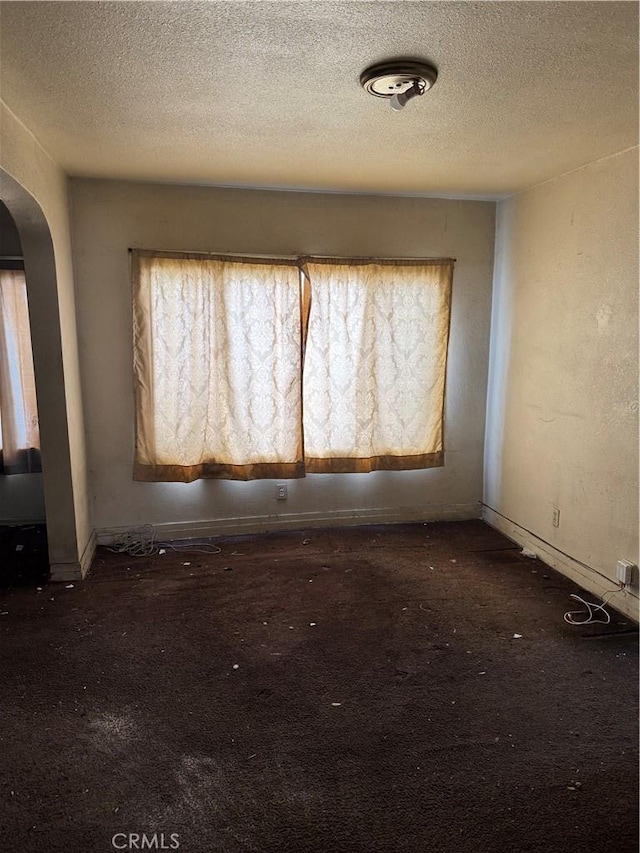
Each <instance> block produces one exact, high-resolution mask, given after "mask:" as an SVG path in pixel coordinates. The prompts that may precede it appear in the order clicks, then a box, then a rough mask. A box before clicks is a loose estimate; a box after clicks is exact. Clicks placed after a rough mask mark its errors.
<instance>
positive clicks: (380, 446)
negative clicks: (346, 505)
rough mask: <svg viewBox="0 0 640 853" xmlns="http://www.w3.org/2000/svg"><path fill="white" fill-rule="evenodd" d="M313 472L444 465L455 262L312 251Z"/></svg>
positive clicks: (307, 394)
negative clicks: (317, 255) (338, 257)
mask: <svg viewBox="0 0 640 853" xmlns="http://www.w3.org/2000/svg"><path fill="white" fill-rule="evenodd" d="M305 271H306V274H307V275H308V278H309V280H310V283H311V310H310V315H309V326H308V332H307V340H306V350H305V363H304V379H303V399H304V446H305V467H306V471H307V472H316V473H322V472H366V471H373V470H377V469H388V470H403V469H411V468H429V467H435V466H440V465H443V464H444V448H443V408H444V388H445V373H446V362H447V343H448V335H449V310H450V298H451V281H452V274H453V261H448V260H438V261H415V262H402V261H397V262H396V261H394V262H375V261H362V262H359V261H344V262H341V261H333V260H319V259H314V260H311V259H310V260H308V261H307V263H306V265H305Z"/></svg>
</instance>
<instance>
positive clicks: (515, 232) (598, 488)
mask: <svg viewBox="0 0 640 853" xmlns="http://www.w3.org/2000/svg"><path fill="white" fill-rule="evenodd" d="M637 480H638V152H637V150H632V151H627V152H623V153H621V154H618V155H615V156H612V157H609V158H606V159H604V160H600V161H598V162H595V163H592V164H590V165H588V166H585V167H583V168H581V169H578V170H576V171H574V172H571V173H569V174H567V175H564V176H561V177H559V178H557V179H555V180H553V181H549V182H547V183H545V184H542V185H540V186H537V187H535V188H533V189H530V190H528V191H526V192H523V193H521V194H520V195H517V196H515V197H512V198H509V199H507V200H505V201H503V202H501V203H500V205H499V208H498V223H497V243H496V269H495V280H494V299H493V316H492V341H491V359H490V381H489V394H488V409H487V439H486V457H485V502H486V503H487V505H488V506H489V507H490V508H491V509H493V510H496V511H497V512H498V513H500V514H501V516H505V517H506V518H507V519H509V520H510V521H511V522H515V523H516V525H518V526H519V527H520V528H521V529H523V530H525V531H529V532H530V533H531V534H534V537H536V538H539V540H540V542H542V543H547V544H548V545H549V546H551V547H550V548H546V546H543V550H544V549H545V548H546V551H547V552H548V553H551V554H552V555H553V554H554V552H558V554H556V556H558V560H559V561H560V567H561V568H564V569H566V570H568V571H569V573H572V572H573V573H574V574H576V577H578V576H579V575H580V573H582V574H583V576H584V577H583V579H582V580H583V582H584V583H585V585H586V586H587V587H588V588H591V589H593V590H594V591H601V590H603V589H605V588H607V584H606V578H610V579H614V578H615V567H616V561H617V560H619V559H628V560H631V561H633V562H637V559H638V485H637ZM554 506H556V507H558V508H559V510H560V526H559V527H557V528H555V527H554V526H553V524H552V512H553V507H554ZM488 517H489V519H490V520H492V521H495V520H496V517H495V516H491V515H489V516H488ZM498 521H499V519H498ZM521 535H522V536H523V537H524V538H525V539H526V536H525V534H523V533H521ZM536 538H531V540H530V541H531V542H532V543H535V542H536V541H537V539H536ZM538 544H540V543H538ZM562 554H564V555H568V556H569V558H571V559H570V560H568V561H566V560H564V558H563V557H562ZM563 561H564V562H563ZM580 563H584V564H586V566H588V567H591V570H590V569H586V568H585V567H584V566H581V565H580ZM574 570H575V571H574ZM603 576H604V577H603ZM609 586H610V584H609ZM636 589H637V581H636ZM619 601H620V599H619V598H618V599H616V602H619Z"/></svg>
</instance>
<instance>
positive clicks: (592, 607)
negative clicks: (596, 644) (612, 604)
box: [564, 587, 623, 625]
mask: <svg viewBox="0 0 640 853" xmlns="http://www.w3.org/2000/svg"><path fill="white" fill-rule="evenodd" d="M622 590H623V587H620V589H613V590H611V592H609V593H607V594H606V595H603V596H602V604H596V603H595V602H593V601H585V600H584V598H581V597H580V596H579V595H570V596H569V597H570V598H573V599H574V601H579V602H580V604H584V606H585V607H586V608H587V609H586V615H587V618H586V619H581V620H576V619H574V618H573V617H574V616H584V615H585V611H584V610H568V611H567V612H566V613H565V614H564V621H565V622H567V623H568V624H569V625H592V624H594V623H595V622H599V623H601V624H602V625H608V624H609V622H611V614H610V613H609V611H608V610H605V604H608V603H609V601H610V600H611V599H612V598H613V596H614V595H617V594H618V593H619V592H622ZM598 610H601V611H602V613H603V614H604V616H605V617H606V619H594V618H593V617H594V613H595V612H596V611H598Z"/></svg>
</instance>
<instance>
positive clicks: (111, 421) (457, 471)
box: [71, 179, 495, 534]
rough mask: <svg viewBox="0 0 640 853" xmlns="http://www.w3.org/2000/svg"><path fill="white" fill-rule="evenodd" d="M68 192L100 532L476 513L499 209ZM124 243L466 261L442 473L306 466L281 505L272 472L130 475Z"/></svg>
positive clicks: (250, 195) (203, 191)
mask: <svg viewBox="0 0 640 853" xmlns="http://www.w3.org/2000/svg"><path fill="white" fill-rule="evenodd" d="M71 197H72V221H73V234H74V253H75V274H76V282H77V286H78V322H79V334H80V352H81V358H82V371H83V387H84V396H85V411H86V419H87V435H88V449H89V459H90V467H91V477H92V493H93V501H94V503H93V517H94V523H95V526H96V528H98V530H99V531H100V530H103V531H104V529H105V528H115V527H128V526H131V525H136V524H141V523H145V522H150V523H153V524H167V525H168V527H167V528H166V530H165V531H164V532H165V533H166V534H169V533H180V532H183V533H184V532H187V531H191V530H198V529H199V530H202V531H203V532H205V531H207V530H210V531H215V530H226V529H243V525H244V524H246V525H248V527H249V529H251V528H252V529H261V528H264V527H270V526H274V525H275V524H291V525H297V526H300V524H302V523H304V524H309V523H320V522H321V521H323V520H325V521H330V522H332V523H335V522H340V521H345V520H350V519H354V518H355V519H361V520H362V519H364V520H367V518H369V519H379V520H396V519H402V518H424V519H431V518H447V517H450V518H454V517H477V516H478V515H479V509H480V504H479V502H480V500H481V495H482V453H483V441H484V411H485V394H486V377H487V360H488V340H489V321H490V299H491V275H492V264H493V241H494V214H495V205H494V204H493V203H490V202H469V201H451V200H442V199H418V198H387V197H371V196H341V195H333V194H309V193H295V192H270V191H247V190H234V189H219V188H218V189H216V188H206V187H194V186H176V185H157V184H142V183H126V182H109V181H94V180H83V179H73V180H72V181H71ZM129 247H143V248H158V249H167V250H191V251H210V252H230V253H245V254H252V253H255V254H271V255H278V254H281V255H290V254H308V253H309V254H327V255H337V256H352V255H365V256H367V255H374V256H375V255H378V256H379V255H384V256H398V257H402V256H445V257H455V258H457V261H458V262H457V265H456V270H455V277H454V289H453V312H452V321H451V346H450V356H449V369H448V385H447V401H446V436H445V441H446V465H445V467H444V468H442V469H432V470H429V471H414V472H376V473H372V474H360V475H354V474H351V475H347V474H344V475H309V476H308V477H307V478H306V479H303V480H295V481H290V482H289V499H288V501H287V502H286V503H281V502H276V500H275V484H274V482H273V481H254V482H251V483H243V482H230V481H216V480H206V481H204V480H202V481H198V482H196V483H192V484H188V485H185V484H179V483H171V484H151V483H137V482H134V481H133V479H132V462H133V449H134V438H133V414H134V412H133V392H132V351H131V335H132V331H131V289H130V280H129V265H128V252H127V249H128V248H129ZM276 515H278V518H275V516H276ZM198 522H201V525H200V526H198V524H197V523H198Z"/></svg>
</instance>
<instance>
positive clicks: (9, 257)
mask: <svg viewBox="0 0 640 853" xmlns="http://www.w3.org/2000/svg"><path fill="white" fill-rule="evenodd" d="M0 261H24V257H23V256H22V255H0Z"/></svg>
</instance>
